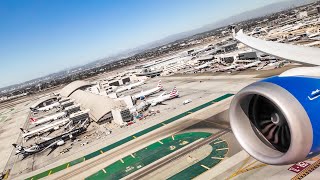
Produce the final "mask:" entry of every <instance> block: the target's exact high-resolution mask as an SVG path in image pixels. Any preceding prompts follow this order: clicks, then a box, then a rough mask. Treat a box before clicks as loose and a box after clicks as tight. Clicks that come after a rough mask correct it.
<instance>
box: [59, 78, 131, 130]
mask: <svg viewBox="0 0 320 180" xmlns="http://www.w3.org/2000/svg"><path fill="white" fill-rule="evenodd" d="M79 84H81V85H85V84H86V83H85V82H79V81H78V82H77V83H70V84H69V85H67V86H65V87H64V88H63V89H62V90H61V93H60V94H61V95H63V94H64V95H67V96H68V97H70V98H72V99H74V100H75V101H76V102H77V103H80V104H81V106H82V107H83V108H85V109H90V111H89V117H90V118H91V119H92V120H93V121H95V122H96V123H98V124H103V123H106V122H111V121H113V120H114V118H117V121H116V123H117V122H120V120H119V119H118V118H119V117H124V118H125V119H123V120H122V121H127V120H128V119H129V118H128V117H127V116H128V115H127V114H126V112H128V108H127V106H126V103H125V102H124V101H122V100H115V99H111V98H109V97H106V96H101V95H98V94H93V93H90V92H88V91H84V90H83V89H82V88H81V87H83V86H79ZM113 109H117V111H119V113H120V114H121V116H118V115H116V117H114V116H113V114H112V110H113ZM122 111H123V112H122Z"/></svg>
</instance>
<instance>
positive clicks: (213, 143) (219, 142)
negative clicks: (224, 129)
mask: <svg viewBox="0 0 320 180" xmlns="http://www.w3.org/2000/svg"><path fill="white" fill-rule="evenodd" d="M222 142H225V140H222V141H217V142H215V143H213V144H219V143H222Z"/></svg>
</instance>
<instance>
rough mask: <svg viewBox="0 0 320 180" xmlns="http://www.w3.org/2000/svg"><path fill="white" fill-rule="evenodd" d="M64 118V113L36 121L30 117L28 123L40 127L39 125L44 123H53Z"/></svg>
mask: <svg viewBox="0 0 320 180" xmlns="http://www.w3.org/2000/svg"><path fill="white" fill-rule="evenodd" d="M66 116H67V113H66V112H59V113H56V114H53V115H50V116H47V117H44V118H41V119H36V118H32V117H31V118H30V122H31V123H32V124H35V125H36V126H37V125H40V124H44V123H47V122H51V121H54V120H57V119H61V118H64V117H66Z"/></svg>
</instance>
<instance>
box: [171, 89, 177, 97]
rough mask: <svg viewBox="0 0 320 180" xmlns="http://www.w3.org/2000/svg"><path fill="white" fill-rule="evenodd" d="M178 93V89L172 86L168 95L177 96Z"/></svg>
mask: <svg viewBox="0 0 320 180" xmlns="http://www.w3.org/2000/svg"><path fill="white" fill-rule="evenodd" d="M178 94H179V92H178V90H177V88H176V87H174V88H173V89H172V91H171V92H170V96H171V97H175V96H177V95H178Z"/></svg>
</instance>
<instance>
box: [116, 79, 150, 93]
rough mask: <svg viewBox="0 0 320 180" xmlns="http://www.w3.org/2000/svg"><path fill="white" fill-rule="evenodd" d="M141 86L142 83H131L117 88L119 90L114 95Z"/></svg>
mask: <svg viewBox="0 0 320 180" xmlns="http://www.w3.org/2000/svg"><path fill="white" fill-rule="evenodd" d="M142 84H144V81H139V82H136V83H132V84H129V85H126V86H123V87H119V88H118V89H117V90H116V93H120V92H123V91H126V90H130V89H133V88H135V87H138V86H141V85H142Z"/></svg>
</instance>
